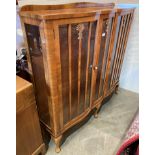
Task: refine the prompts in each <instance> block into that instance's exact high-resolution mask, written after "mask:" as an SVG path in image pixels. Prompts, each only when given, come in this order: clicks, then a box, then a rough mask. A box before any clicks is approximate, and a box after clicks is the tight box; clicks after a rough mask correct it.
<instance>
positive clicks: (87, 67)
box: [84, 23, 92, 110]
mask: <svg viewBox="0 0 155 155" xmlns="http://www.w3.org/2000/svg"><path fill="white" fill-rule="evenodd" d="M91 29H92V23H90V24H89V34H88V49H87V66H86V85H85V104H84V110H85V108H86V103H87V89H88V70H89V61H90V38H91Z"/></svg>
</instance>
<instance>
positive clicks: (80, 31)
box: [76, 24, 84, 39]
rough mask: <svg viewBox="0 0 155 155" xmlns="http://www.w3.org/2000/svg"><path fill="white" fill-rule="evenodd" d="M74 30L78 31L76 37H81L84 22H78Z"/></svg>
mask: <svg viewBox="0 0 155 155" xmlns="http://www.w3.org/2000/svg"><path fill="white" fill-rule="evenodd" d="M76 30H77V31H79V34H78V35H79V36H78V39H82V32H83V30H84V24H78V25H77V27H76Z"/></svg>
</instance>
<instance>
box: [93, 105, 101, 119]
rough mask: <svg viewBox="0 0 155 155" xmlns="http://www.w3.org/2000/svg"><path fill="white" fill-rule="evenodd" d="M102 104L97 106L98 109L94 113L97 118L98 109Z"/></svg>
mask: <svg viewBox="0 0 155 155" xmlns="http://www.w3.org/2000/svg"><path fill="white" fill-rule="evenodd" d="M100 106H101V105H100V104H99V105H98V106H96V111H95V113H94V117H95V118H98V111H99V109H100Z"/></svg>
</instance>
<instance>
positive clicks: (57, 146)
mask: <svg viewBox="0 0 155 155" xmlns="http://www.w3.org/2000/svg"><path fill="white" fill-rule="evenodd" d="M61 140H62V135H61V136H59V137H57V138H54V142H55V145H56V147H55V152H56V153H59V152H60V151H61V148H60V146H61Z"/></svg>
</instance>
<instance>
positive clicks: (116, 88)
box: [115, 85, 119, 94]
mask: <svg viewBox="0 0 155 155" xmlns="http://www.w3.org/2000/svg"><path fill="white" fill-rule="evenodd" d="M118 87H119V85H117V86H116V87H115V94H118Z"/></svg>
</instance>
